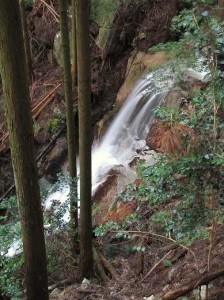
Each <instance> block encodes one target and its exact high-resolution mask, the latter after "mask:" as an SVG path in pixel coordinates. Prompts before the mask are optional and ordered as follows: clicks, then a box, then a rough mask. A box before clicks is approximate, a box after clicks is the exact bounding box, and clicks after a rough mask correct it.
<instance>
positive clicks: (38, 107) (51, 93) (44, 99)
mask: <svg viewBox="0 0 224 300" xmlns="http://www.w3.org/2000/svg"><path fill="white" fill-rule="evenodd" d="M60 86H61V82H60V83H59V84H58V85H56V87H55V88H53V90H51V91H50V92H49V93H48V94H47V95H46V96H45V97H44V98H43V99H42V100H41V101H40V102H39V103H38V104H37V105H36V106H35V107H34V108H33V109H32V114H35V113H36V112H37V110H39V109H40V108H41V107H42V106H43V105H44V103H45V102H46V101H47V99H48V98H49V97H51V96H52V95H53V94H54V92H55V91H56V90H57V89H58V88H59V87H60Z"/></svg>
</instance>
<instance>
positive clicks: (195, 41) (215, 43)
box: [173, 0, 224, 71]
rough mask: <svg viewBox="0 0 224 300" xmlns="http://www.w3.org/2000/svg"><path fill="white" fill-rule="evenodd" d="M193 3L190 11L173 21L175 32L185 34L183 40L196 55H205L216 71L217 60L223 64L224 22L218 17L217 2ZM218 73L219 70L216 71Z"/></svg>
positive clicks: (211, 0)
mask: <svg viewBox="0 0 224 300" xmlns="http://www.w3.org/2000/svg"><path fill="white" fill-rule="evenodd" d="M187 2H189V3H191V6H192V7H191V8H190V9H184V10H183V11H182V12H181V13H180V14H179V15H178V16H176V17H175V18H174V19H173V30H175V31H177V32H179V33H184V36H183V40H185V43H186V44H187V45H188V47H192V48H193V49H195V53H196V54H198V55H203V57H204V58H205V59H206V61H207V63H208V64H209V67H210V71H211V68H212V69H213V71H215V68H214V67H215V66H216V63H217V60H219V61H220V63H221V64H222V56H223V55H224V47H223V46H224V38H223V30H224V22H223V21H221V20H220V19H219V18H218V17H217V11H218V7H217V6H216V2H217V1H213V0H208V1H207V0H206V1H204V0H197V1H191V0H188V1H187ZM216 71H217V70H216Z"/></svg>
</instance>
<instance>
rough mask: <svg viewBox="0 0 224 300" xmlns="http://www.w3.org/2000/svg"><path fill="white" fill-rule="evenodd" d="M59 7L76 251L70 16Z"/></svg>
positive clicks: (63, 4) (64, 4)
mask: <svg viewBox="0 0 224 300" xmlns="http://www.w3.org/2000/svg"><path fill="white" fill-rule="evenodd" d="M59 9H60V27H61V39H62V49H63V65H64V84H65V102H66V118H67V140H68V160H69V175H70V179H71V182H70V216H71V221H70V224H71V236H72V248H73V251H75V250H76V248H77V247H76V245H77V234H76V233H77V231H78V209H77V198H78V197H77V183H76V182H75V177H76V147H75V119H74V114H73V103H72V76H71V60H70V43H69V31H68V17H67V1H65V0H59ZM73 255H74V253H73Z"/></svg>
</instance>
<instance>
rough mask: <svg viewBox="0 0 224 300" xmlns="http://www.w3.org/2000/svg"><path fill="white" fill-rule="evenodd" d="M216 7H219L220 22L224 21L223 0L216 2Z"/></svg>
mask: <svg viewBox="0 0 224 300" xmlns="http://www.w3.org/2000/svg"><path fill="white" fill-rule="evenodd" d="M218 6H219V12H218V13H219V17H220V18H221V20H224V0H218Z"/></svg>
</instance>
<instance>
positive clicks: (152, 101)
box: [45, 69, 174, 221]
mask: <svg viewBox="0 0 224 300" xmlns="http://www.w3.org/2000/svg"><path fill="white" fill-rule="evenodd" d="M170 73H171V72H170V71H169V70H167V71H165V70H164V69H163V70H157V71H155V72H152V73H150V74H149V75H147V76H145V77H144V78H142V79H140V80H139V81H138V82H137V83H136V85H135V86H134V88H133V90H132V92H131V93H130V95H129V96H128V97H127V99H126V101H125V103H124V105H123V106H122V107H121V109H120V111H119V113H118V114H117V116H116V117H115V119H114V121H113V122H112V124H111V125H110V127H109V128H108V130H107V132H106V134H105V135H104V137H103V139H102V141H101V142H99V143H93V145H94V146H93V149H92V192H93V193H94V192H95V191H96V190H97V187H98V186H99V185H100V184H101V183H102V182H104V180H105V178H106V175H107V173H108V172H109V171H110V170H111V169H112V168H113V167H116V166H124V167H125V168H126V169H128V162H129V161H130V160H131V159H132V158H133V157H134V156H135V155H136V151H137V150H141V149H143V148H144V147H145V144H146V143H145V138H146V136H147V134H148V132H149V130H150V127H151V125H152V120H153V109H154V108H155V107H156V106H157V105H158V104H159V103H160V102H161V101H163V100H164V98H165V96H166V94H167V92H168V91H169V90H170V88H171V86H172V84H173V81H174V77H173V74H171V75H170ZM68 194H69V187H68V186H66V187H64V188H62V189H61V191H57V192H55V193H53V194H51V195H50V196H48V198H47V200H46V202H45V208H46V209H49V208H50V207H51V203H52V201H53V200H59V201H60V202H62V203H64V202H65V201H66V199H67V197H68ZM68 219H69V214H68V213H67V214H66V215H65V216H64V217H63V220H64V221H68Z"/></svg>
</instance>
